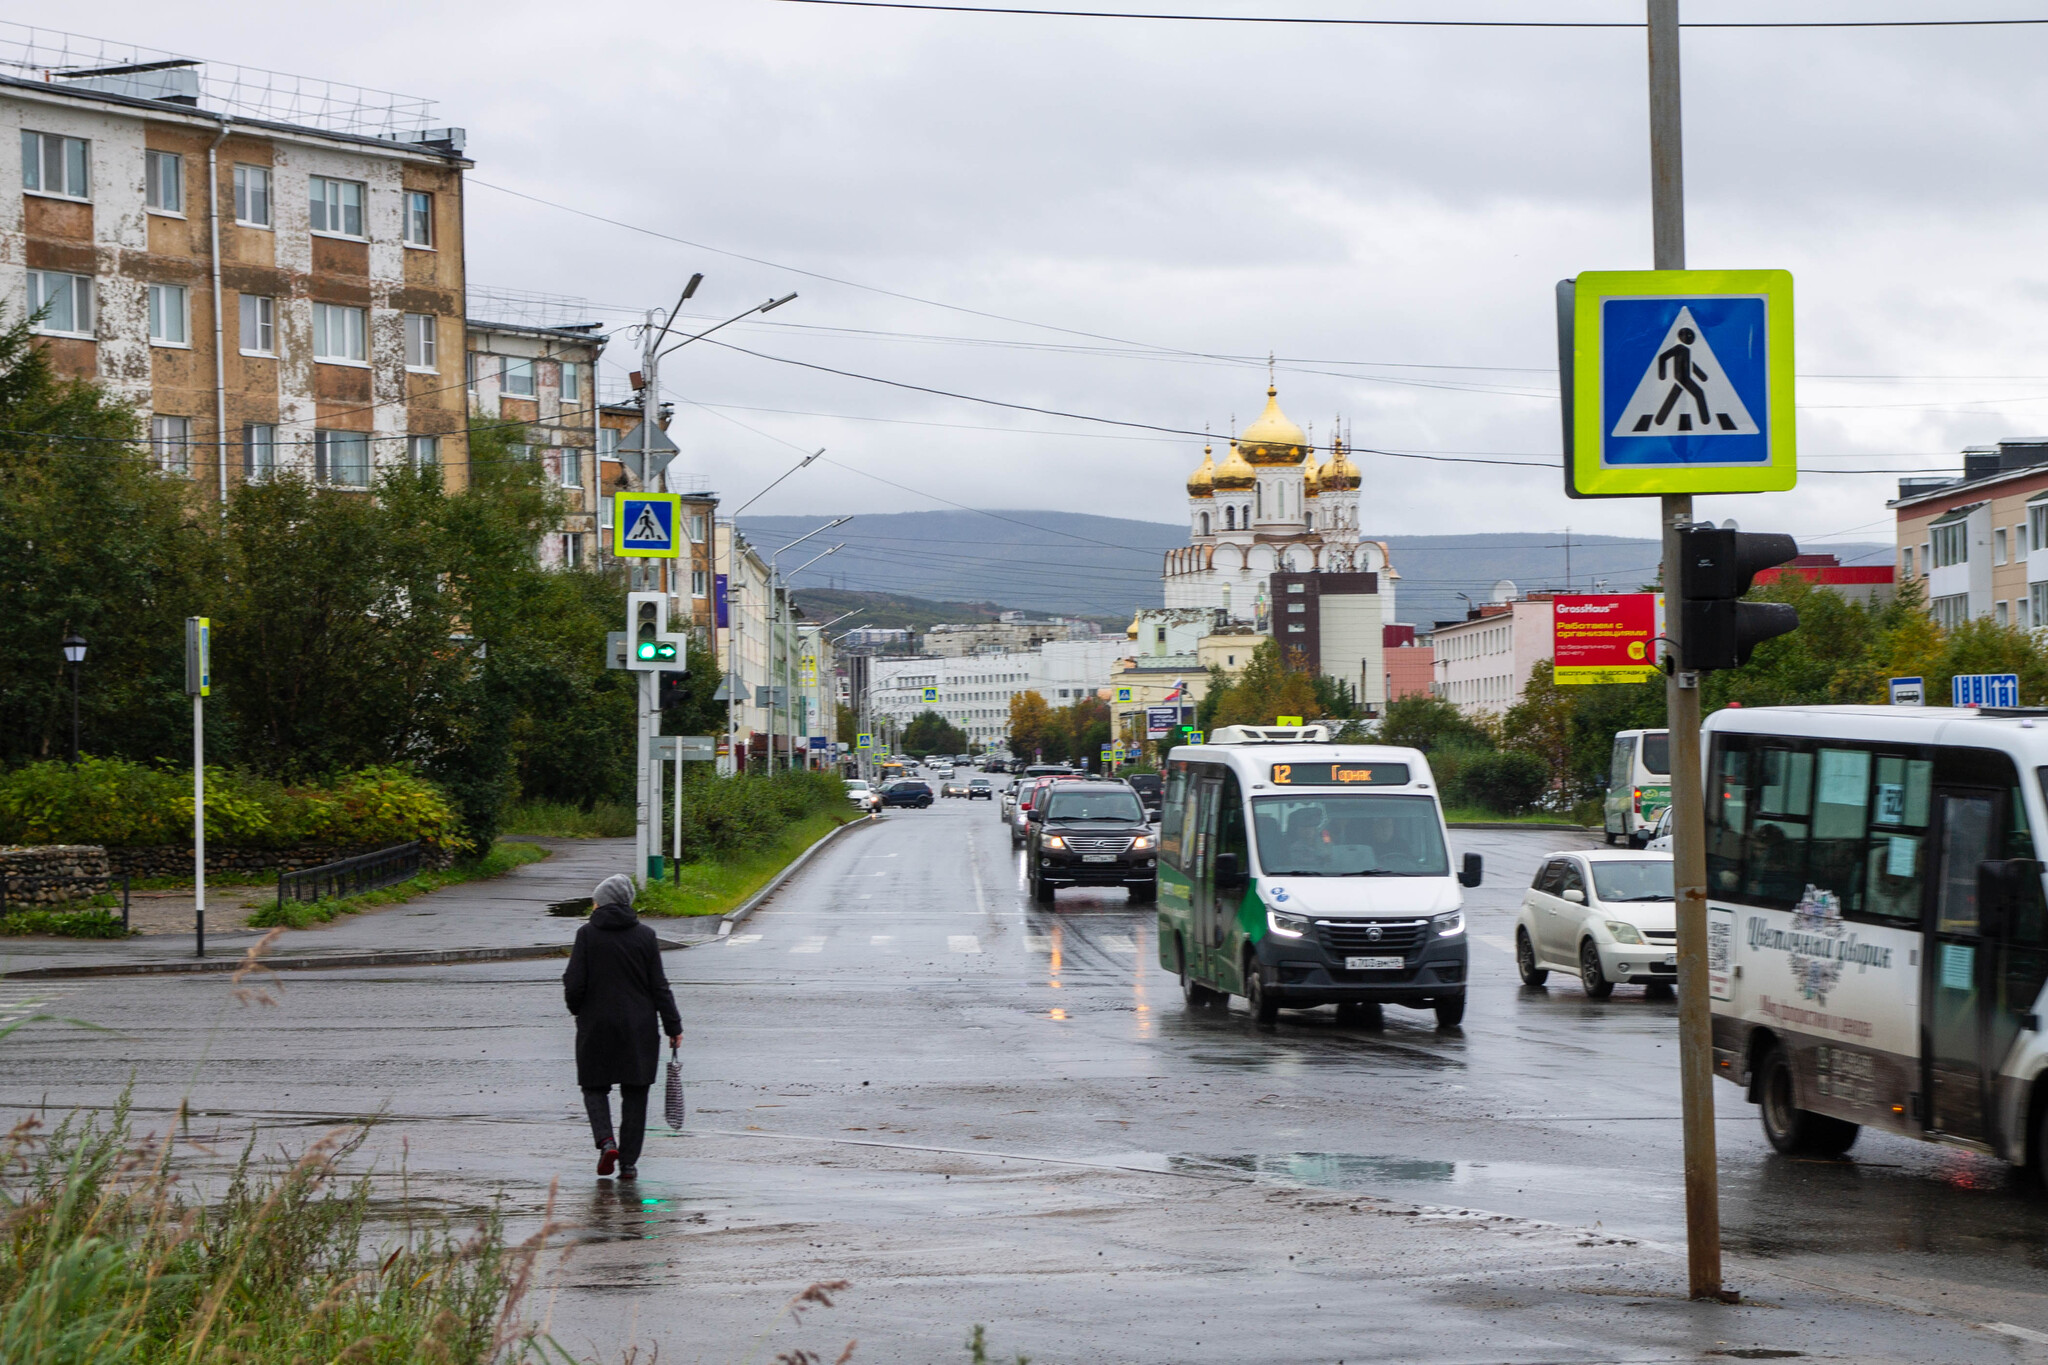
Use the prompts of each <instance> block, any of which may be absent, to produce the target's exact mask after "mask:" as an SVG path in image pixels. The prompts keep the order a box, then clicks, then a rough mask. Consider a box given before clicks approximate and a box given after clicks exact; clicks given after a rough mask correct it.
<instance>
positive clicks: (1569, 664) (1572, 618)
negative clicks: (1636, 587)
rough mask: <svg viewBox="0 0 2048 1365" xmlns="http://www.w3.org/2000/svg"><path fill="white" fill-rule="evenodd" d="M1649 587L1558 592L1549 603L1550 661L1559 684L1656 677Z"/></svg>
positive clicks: (1654, 605)
mask: <svg viewBox="0 0 2048 1365" xmlns="http://www.w3.org/2000/svg"><path fill="white" fill-rule="evenodd" d="M1659 606H1660V603H1659V601H1658V595H1657V594H1656V593H1651V592H1623V593H1602V594H1599V595H1597V596H1587V597H1559V598H1556V599H1555V600H1554V601H1553V603H1552V605H1551V620H1552V622H1553V626H1552V629H1553V636H1552V651H1551V656H1550V657H1551V663H1552V667H1553V668H1554V669H1555V670H1556V677H1557V680H1558V681H1559V682H1560V683H1621V682H1643V681H1645V680H1647V679H1649V678H1654V677H1656V676H1657V674H1658V672H1659V670H1658V668H1657V618H1658V616H1659V615H1660V612H1659V610H1658V608H1659Z"/></svg>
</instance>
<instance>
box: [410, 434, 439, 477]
mask: <svg viewBox="0 0 2048 1365" xmlns="http://www.w3.org/2000/svg"><path fill="white" fill-rule="evenodd" d="M405 458H406V459H408V460H410V461H412V467H413V468H414V469H432V468H433V467H434V466H435V465H438V464H440V463H441V438H440V437H438V436H408V437H406V438H405Z"/></svg>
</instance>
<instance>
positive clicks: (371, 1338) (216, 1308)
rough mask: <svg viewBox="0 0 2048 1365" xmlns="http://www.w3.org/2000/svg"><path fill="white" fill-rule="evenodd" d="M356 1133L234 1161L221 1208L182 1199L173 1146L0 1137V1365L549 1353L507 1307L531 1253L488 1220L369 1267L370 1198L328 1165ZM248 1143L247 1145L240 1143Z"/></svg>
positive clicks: (401, 1249)
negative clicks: (265, 1161)
mask: <svg viewBox="0 0 2048 1365" xmlns="http://www.w3.org/2000/svg"><path fill="white" fill-rule="evenodd" d="M368 1131H369V1130H368V1128H367V1127H365V1126H355V1127H352V1128H349V1129H345V1130H340V1131H337V1132H335V1133H332V1134H329V1135H328V1136H327V1137H324V1138H322V1139H320V1140H319V1141H316V1142H314V1143H313V1144H312V1145H311V1146H310V1147H308V1148H307V1149H306V1151H305V1152H304V1153H303V1154H301V1155H300V1156H299V1157H298V1158H297V1159H296V1160H293V1161H291V1162H289V1163H288V1164H286V1165H284V1166H283V1167H282V1168H281V1169H273V1170H264V1169H260V1168H259V1166H258V1164H257V1163H255V1162H254V1161H253V1160H252V1159H251V1151H250V1149H249V1148H245V1149H244V1150H243V1152H242V1155H241V1158H240V1160H239V1161H237V1162H236V1163H235V1165H234V1166H233V1168H232V1170H231V1171H230V1172H229V1174H228V1177H227V1181H226V1185H225V1188H224V1189H223V1190H222V1192H221V1194H220V1195H219V1197H217V1198H215V1199H211V1200H207V1201H204V1202H201V1201H200V1200H198V1199H197V1198H195V1197H194V1196H193V1194H192V1193H191V1192H190V1190H189V1187H188V1186H186V1185H185V1184H183V1183H182V1182H181V1179H180V1174H179V1171H178V1169H177V1165H178V1163H177V1162H176V1160H175V1159H174V1145H175V1144H174V1142H173V1141H172V1140H171V1139H169V1138H160V1137H157V1136H156V1135H154V1134H151V1135H147V1136H137V1135H136V1134H135V1133H134V1131H133V1129H132V1127H131V1124H130V1121H129V1115H128V1110H127V1105H126V1101H125V1099H124V1101H123V1103H122V1104H121V1106H119V1107H118V1108H117V1109H116V1110H115V1111H114V1112H113V1114H112V1115H111V1116H110V1117H109V1118H107V1119H105V1120H104V1121H102V1120H100V1119H98V1118H94V1117H84V1118H79V1117H75V1116H74V1117H73V1118H70V1119H66V1120H65V1121H64V1122H62V1123H60V1124H59V1125H58V1126H57V1128H56V1129H55V1130H54V1131H52V1132H50V1133H49V1134H48V1135H47V1136H45V1135H44V1134H43V1132H42V1130H41V1126H40V1125H39V1123H38V1122H37V1120H35V1119H33V1118H30V1119H25V1120H23V1121H22V1122H20V1123H18V1124H17V1125H16V1126H15V1127H14V1129H13V1130H12V1131H11V1132H9V1133H8V1134H7V1135H6V1137H5V1138H4V1139H0V1305H5V1306H4V1308H0V1360H4V1361H6V1362H8V1363H9V1365H87V1363H88V1362H91V1363H92V1365H129V1363H130V1362H133V1365H170V1362H172V1361H177V1362H180V1363H181V1365H229V1362H249V1361H300V1360H307V1361H350V1362H362V1365H383V1363H384V1362H392V1365H396V1363H397V1362H413V1361H426V1362H440V1363H442V1365H484V1363H486V1362H497V1361H511V1360H520V1359H540V1358H544V1356H545V1354H549V1353H556V1354H558V1353H559V1348H554V1350H553V1351H552V1352H551V1351H550V1350H549V1347H550V1346H551V1343H547V1342H545V1341H544V1339H541V1338H538V1337H537V1336H536V1335H535V1333H534V1331H533V1330H532V1329H531V1328H529V1327H527V1326H525V1325H524V1324H523V1322H522V1320H521V1318H520V1314H519V1306H520V1302H521V1300H522V1298H523V1296H524V1294H525V1292H526V1289H527V1287H528V1284H529V1282H530V1279H531V1276H532V1273H533V1267H534V1259H535V1256H536V1254H537V1253H538V1251H539V1249H540V1245H541V1236H540V1235H537V1236H536V1237H535V1238H533V1239H530V1240H529V1241H528V1242H526V1243H523V1244H521V1245H519V1246H517V1247H510V1246H507V1245H506V1242H505V1239H504V1233H503V1229H502V1227H501V1225H500V1223H499V1220H498V1218H497V1216H496V1214H495V1213H493V1214H492V1215H490V1216H488V1217H486V1218H484V1219H483V1220H482V1221H481V1222H480V1223H479V1224H478V1226H477V1227H476V1228H475V1229H474V1230H473V1231H471V1232H470V1233H468V1234H467V1235H458V1234H457V1233H455V1232H454V1231H453V1230H452V1229H450V1228H449V1227H447V1226H446V1225H445V1224H442V1225H434V1226H430V1227H427V1228H424V1229H420V1228H408V1230H407V1231H405V1232H404V1233H403V1234H402V1235H398V1236H396V1237H393V1238H391V1239H390V1240H388V1241H386V1243H385V1244H384V1245H382V1246H380V1247H376V1248H375V1249H374V1250H373V1249H371V1247H370V1244H369V1239H368V1231H367V1227H366V1223H367V1214H368V1210H369V1207H370V1201H371V1197H372V1194H373V1190H374V1187H375V1182H374V1181H373V1178H372V1177H370V1176H368V1175H364V1176H358V1177H354V1178H347V1177H344V1176H343V1175H342V1174H341V1171H340V1165H341V1163H342V1162H344V1161H345V1160H346V1159H347V1158H348V1157H349V1156H350V1155H351V1154H353V1153H354V1152H355V1151H356V1149H357V1148H358V1147H359V1146H360V1145H361V1144H362V1142H363V1140H364V1139H365V1137H366V1136H367V1135H368ZM252 1145H253V1139H252Z"/></svg>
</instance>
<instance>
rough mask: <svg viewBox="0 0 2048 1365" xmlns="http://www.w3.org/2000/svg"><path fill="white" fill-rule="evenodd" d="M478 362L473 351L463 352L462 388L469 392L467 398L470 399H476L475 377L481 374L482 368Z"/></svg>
mask: <svg viewBox="0 0 2048 1365" xmlns="http://www.w3.org/2000/svg"><path fill="white" fill-rule="evenodd" d="M478 360H479V357H478V355H477V353H476V352H475V351H464V352H463V353H462V383H463V387H464V388H466V389H468V390H469V396H470V397H472V398H474V397H476V380H477V376H478V375H479V374H481V373H482V372H483V366H482V365H480V364H479V363H478Z"/></svg>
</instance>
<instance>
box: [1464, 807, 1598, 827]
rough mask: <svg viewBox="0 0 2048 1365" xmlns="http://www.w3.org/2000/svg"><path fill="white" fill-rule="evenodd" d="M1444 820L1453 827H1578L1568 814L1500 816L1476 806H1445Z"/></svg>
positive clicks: (1531, 813)
mask: <svg viewBox="0 0 2048 1365" xmlns="http://www.w3.org/2000/svg"><path fill="white" fill-rule="evenodd" d="M1444 820H1445V821H1446V822H1447V823H1449V824H1453V825H1458V824H1478V825H1571V826H1573V827H1574V828H1576V827H1577V825H1578V821H1577V820H1575V819H1573V818H1572V816H1571V814H1570V813H1569V812H1562V813H1561V812H1558V811H1548V810H1538V811H1530V812H1528V813H1527V814H1525V815H1502V814H1501V813H1500V812H1498V811H1490V810H1484V809H1482V808H1480V807H1478V806H1446V807H1444Z"/></svg>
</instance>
